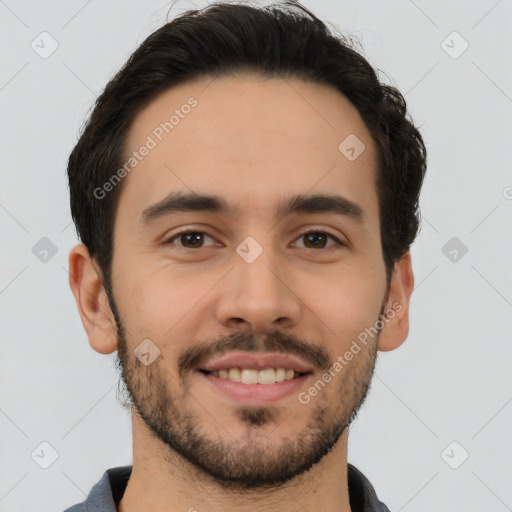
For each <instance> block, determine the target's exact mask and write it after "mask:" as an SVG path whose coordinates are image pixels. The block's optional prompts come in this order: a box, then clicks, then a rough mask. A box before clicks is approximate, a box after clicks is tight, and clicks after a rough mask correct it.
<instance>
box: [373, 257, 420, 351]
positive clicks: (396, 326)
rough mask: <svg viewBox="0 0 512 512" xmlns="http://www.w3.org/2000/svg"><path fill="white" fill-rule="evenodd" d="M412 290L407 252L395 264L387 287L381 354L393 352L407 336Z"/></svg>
mask: <svg viewBox="0 0 512 512" xmlns="http://www.w3.org/2000/svg"><path fill="white" fill-rule="evenodd" d="M413 288H414V275H413V271H412V262H411V253H410V251H407V252H406V253H405V254H404V255H403V256H402V257H401V258H400V260H398V261H397V262H396V263H395V268H394V271H393V276H392V278H391V283H390V286H389V295H388V300H387V303H386V309H385V311H384V314H385V315H386V317H387V318H386V319H384V327H383V329H382V331H381V332H380V336H379V341H378V345H377V347H378V349H379V350H380V351H382V352H387V351H390V350H395V349H396V348H398V347H399V346H400V345H402V343H403V342H404V341H405V340H406V339H407V335H408V334H409V301H410V298H411V294H412V291H413Z"/></svg>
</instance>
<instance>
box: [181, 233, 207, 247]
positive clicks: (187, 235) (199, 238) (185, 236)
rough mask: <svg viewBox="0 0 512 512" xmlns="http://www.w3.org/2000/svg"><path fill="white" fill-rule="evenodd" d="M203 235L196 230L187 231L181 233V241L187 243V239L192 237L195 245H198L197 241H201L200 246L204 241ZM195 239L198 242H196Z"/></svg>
mask: <svg viewBox="0 0 512 512" xmlns="http://www.w3.org/2000/svg"><path fill="white" fill-rule="evenodd" d="M202 236H203V235H202V233H194V232H191V233H185V234H183V235H181V241H182V243H183V244H186V242H185V240H186V239H188V238H190V239H191V240H192V245H193V247H198V244H197V242H199V246H200V245H201V243H202V242H203V239H202ZM194 239H195V242H196V243H194Z"/></svg>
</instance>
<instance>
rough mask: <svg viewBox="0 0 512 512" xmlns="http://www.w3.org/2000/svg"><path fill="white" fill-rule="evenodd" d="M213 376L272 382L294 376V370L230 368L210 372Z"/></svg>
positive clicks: (236, 379) (255, 381) (236, 380)
mask: <svg viewBox="0 0 512 512" xmlns="http://www.w3.org/2000/svg"><path fill="white" fill-rule="evenodd" d="M211 374H212V375H213V376H215V377H220V378H221V379H229V380H232V381H233V382H242V383H243V384H274V383H275V382H284V381H285V380H291V379H293V378H294V377H295V371H294V370H285V369H284V368H265V369H264V370H253V369H249V368H230V369H229V370H227V369H222V370H218V371H215V372H211Z"/></svg>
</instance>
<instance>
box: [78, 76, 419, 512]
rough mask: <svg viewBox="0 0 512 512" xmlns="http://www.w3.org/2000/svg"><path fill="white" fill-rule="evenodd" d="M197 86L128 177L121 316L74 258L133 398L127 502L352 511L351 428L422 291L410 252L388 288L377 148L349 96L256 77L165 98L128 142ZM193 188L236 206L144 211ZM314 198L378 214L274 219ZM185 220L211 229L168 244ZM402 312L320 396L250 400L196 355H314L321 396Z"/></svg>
mask: <svg viewBox="0 0 512 512" xmlns="http://www.w3.org/2000/svg"><path fill="white" fill-rule="evenodd" d="M191 96H192V97H194V98H195V99H196V100H197V102H198V103H197V106H196V107H195V108H194V109H193V110H192V111H191V112H190V113H189V114H188V115H187V116H184V118H183V119H180V122H179V124H178V125H177V126H175V127H174V129H173V130H172V131H171V132H170V133H169V134H166V135H165V136H164V138H163V139H162V141H161V142H159V143H158V145H157V146H156V147H155V148H154V149H152V150H151V151H150V152H149V154H148V155H147V156H146V157H145V158H144V159H143V160H142V161H141V162H140V163H138V165H137V166H136V168H134V170H132V171H131V173H130V174H129V175H128V176H127V177H126V178H124V179H125V182H124V183H123V189H122V193H121V196H120V201H119V205H118V209H117V213H116V220H115V226H114V228H115V229H114V231H115V240H114V256H113V268H112V288H113V296H114V299H115V308H114V311H113V310H112V309H111V307H110V305H109V303H108V300H107V297H106V294H105V291H104V288H103V286H102V281H101V273H100V270H99V268H98V266H97V264H96V261H95V260H94V259H91V257H90V255H89V253H88V251H87V249H86V247H85V246H83V245H82V244H79V245H77V246H76V247H74V248H73V249H72V250H71V253H70V256H69V267H70V286H71V288H72V291H73V293H74V296H75V298H76V301H77V305H78V309H79V312H80V316H81V319H82V322H83V324H84V327H85V329H86V331H87V334H88V337H89V342H90V344H91V346H92V347H93V349H94V350H96V351H97V352H99V353H103V354H108V353H111V352H113V351H115V350H119V353H118V355H119V360H120V361H121V363H122V368H123V375H122V377H123V380H124V382H125V384H126V387H127V389H128V391H129V395H130V398H131V400H132V402H133V404H134V405H133V408H132V413H133V414H132V421H133V457H134V458H133V472H132V477H131V479H130V481H129V483H128V487H127V490H126V492H125V495H124V497H123V499H122V500H121V503H120V505H119V510H120V511H121V512H135V511H136V510H146V511H155V512H156V511H162V512H163V511H164V510H194V509H196V510H200V511H220V510H223V511H226V510H237V511H245V510H251V511H253V510H261V511H265V510H287V511H296V510H297V511H299V510H323V511H326V512H329V511H334V510H336V511H340V510H342V511H347V512H348V511H350V506H349V499H348V487H347V468H346V464H347V439H348V430H349V429H348V428H347V426H348V425H349V424H350V422H351V420H352V419H353V418H354V416H355V414H356V412H357V410H358V408H359V407H360V406H361V404H362V403H363V401H364V399H365V396H366V393H367V391H368V386H369V383H370V380H371V376H372V372H373V369H374V366H375V361H376V356H377V350H381V351H389V350H394V349H395V348H397V347H399V346H400V345H401V344H402V343H403V342H404V341H405V339H406V338H407V334H408V330H409V323H408V314H409V313H408V312H409V299H410V295H411V293H412V289H413V285H414V278H413V273H412V267H411V258H410V253H409V252H407V253H406V254H405V255H404V257H403V258H402V259H401V260H400V261H399V262H397V263H396V265H395V269H394V273H393V277H392V280H391V284H390V287H389V289H387V288H386V279H385V267H384V260H383V255H382V250H381V241H380V229H379V211H378V196H377V191H376V187H375V177H376V174H375V173H376V169H375V165H376V153H375V146H374V143H373V140H372V139H371V136H370V134H369V132H368V129H367V128H366V126H365V125H364V123H363V121H362V119H361V117H360V116H359V113H358V112H357V110H356V109H355V107H353V106H352V105H351V104H350V102H349V101H348V100H347V99H346V98H345V97H344V96H343V95H341V94H340V93H339V92H338V91H337V90H335V89H333V88H330V87H327V86H324V85H318V84H313V83H309V82H303V81H300V80H289V81H285V80H278V79H271V80H268V79H262V78H261V77H256V76H254V75H251V74H241V75H236V76H234V75H231V76H224V77H220V78H216V79H211V78H208V79H206V78H203V79H197V80H194V81H191V82H187V83H185V84H182V85H180V86H177V87H173V88H172V89H169V90H167V91H165V92H164V93H162V94H160V95H159V96H158V97H157V98H156V99H155V100H153V101H152V102H150V103H149V105H148V106H147V107H145V108H144V109H143V110H142V111H141V112H140V113H139V114H138V116H137V117H136V118H135V121H134V123H133V125H132V129H131V131H130V134H129V138H128V145H127V152H128V153H130V152H131V151H133V150H136V149H137V148H139V147H140V146H141V145H142V144H144V142H145V141H146V138H147V136H148V135H150V134H151V133H152V131H153V130H154V129H155V127H156V126H158V125H159V123H161V122H163V121H165V120H167V119H168V118H169V116H170V115H171V114H172V112H173V111H174V110H175V109H176V108H180V106H182V105H183V104H185V103H186V102H187V100H188V99H189V98H190V97H191ZM349 134H356V135H357V137H358V138H359V139H360V140H361V141H363V143H364V144H365V146H366V149H365V151H364V152H363V153H362V154H361V155H360V156H359V157H358V158H357V159H356V160H354V161H349V160H348V159H347V158H346V157H345V156H344V155H343V154H342V153H340V151H339V150H338V145H339V144H340V142H341V141H343V140H344V139H345V138H346V137H347V136H348V135H349ZM177 191H180V192H184V193H188V192H195V193H202V194H215V195H218V196H222V197H223V198H224V199H225V200H226V201H227V202H229V203H230V204H232V205H233V207H234V208H236V209H237V213H236V215H226V214H223V213H219V212H216V213H213V212H209V211H207V212H181V213H179V214H172V215H169V216H167V217H162V218H160V219H158V220H156V221H154V222H153V223H151V224H148V225H144V224H143V223H142V222H141V221H140V217H141V214H142V212H143V211H144V209H146V208H147V207H148V206H151V205H153V204H154V203H156V202H158V201H160V200H161V199H163V198H164V197H165V196H166V195H167V194H169V193H170V192H177ZM313 193H314V194H320V193H325V194H333V193H336V194H338V195H342V196H343V197H346V198H347V199H350V200H351V201H353V202H355V203H357V204H358V205H359V206H360V207H361V208H362V209H363V211H364V217H363V221H362V222H361V223H358V222H357V221H355V220H353V219H350V218H348V217H346V216H340V215H335V214H333V213H301V214H294V215H291V216H289V217H285V218H283V219H281V220H279V221H277V220H276V218H275V216H274V210H275V208H276V205H277V204H278V203H279V202H280V201H281V200H282V199H283V198H285V197H289V196H290V195H294V194H313ZM182 229H184V230H186V231H187V232H192V233H204V235H203V238H202V239H201V238H199V240H198V239H197V238H196V239H194V238H193V237H192V238H191V237H188V238H187V237H177V238H175V239H174V242H173V243H170V242H167V243H166V241H168V240H169V239H170V238H171V237H172V236H174V235H175V234H176V233H177V232H178V231H180V230H182ZM306 232H314V233H328V234H329V235H333V236H334V237H336V238H338V239H339V240H340V241H341V242H343V244H344V245H337V244H336V242H335V240H334V239H331V238H326V239H325V240H323V239H321V240H320V242H318V241H315V240H314V239H313V238H311V237H308V236H303V235H304V233H306ZM248 236H250V237H252V238H253V239H254V240H256V241H257V243H258V244H259V245H260V246H261V248H262V249H263V252H262V253H261V254H260V255H259V256H258V257H257V258H256V259H255V260H254V261H253V262H251V263H248V262H247V261H245V260H244V259H243V258H242V257H240V255H239V254H238V253H237V252H236V248H237V247H238V246H239V245H240V243H241V242H242V241H243V240H244V239H246V237H248ZM315 244H316V245H315ZM331 247H335V248H334V249H331ZM392 304H395V305H396V304H399V306H400V307H399V310H398V309H397V310H396V313H395V314H394V315H393V318H390V319H389V321H387V322H385V325H384V327H383V328H382V330H381V331H380V333H379V335H377V336H373V337H370V338H369V340H368V343H367V344H366V345H363V344H361V343H360V344H359V345H360V346H361V351H360V352H359V353H358V354H357V355H354V357H353V358H352V359H351V360H350V361H349V362H348V363H347V364H346V366H344V368H343V370H341V371H338V372H336V374H335V375H336V376H335V377H334V378H332V380H331V381H330V382H329V383H328V384H327V385H326V386H325V387H324V388H323V389H322V390H321V391H319V392H318V394H317V395H316V396H314V397H313V398H311V401H310V402H309V403H307V404H304V403H301V402H300V401H299V400H298V393H292V394H291V395H290V396H286V397H284V398H282V399H280V400H278V401H276V402H272V403H271V404H268V403H267V404H257V405H255V404H251V405H248V404H246V403H243V402H241V401H236V400H234V399H233V398H231V397H229V396H227V395H225V394H223V393H221V392H219V391H218V390H217V389H215V388H214V387H213V386H212V385H211V383H210V382H208V380H207V379H206V378H205V377H204V375H202V374H201V373H199V372H198V371H197V368H195V367H190V365H187V364H186V363H184V361H187V359H186V357H185V356H189V355H191V354H195V355H196V356H198V361H201V362H202V363H204V362H206V361H208V360H210V358H215V357H217V356H218V355H219V354H221V351H222V350H227V351H228V352H235V351H238V352H240V351H242V352H244V351H256V352H261V353H263V352H282V353H289V354H299V353H300V354H301V356H300V358H301V359H302V360H303V361H304V362H305V363H307V364H309V365H312V366H313V367H314V368H315V369H314V372H313V375H310V376H309V377H308V379H307V380H306V381H305V382H304V384H303V386H302V388H301V389H300V391H305V390H307V389H308V388H309V387H310V386H311V385H312V384H313V383H314V382H315V381H317V379H318V378H320V377H321V376H322V374H323V373H324V372H325V370H327V369H328V368H329V366H330V365H332V363H333V362H334V361H336V360H337V358H338V357H339V356H343V354H344V353H345V352H346V351H347V350H349V349H350V346H351V344H352V342H353V340H355V339H357V336H358V334H359V333H361V332H362V331H364V330H365V328H368V327H370V326H374V325H375V322H376V321H377V320H378V319H379V314H380V313H383V312H385V311H386V310H389V309H390V308H391V307H392ZM145 339H150V340H151V341H152V343H154V345H155V346H157V347H158V349H159V350H160V356H159V357H158V358H157V359H156V360H155V361H154V362H153V363H152V364H150V365H149V366H145V365H143V364H141V362H140V361H139V360H138V359H137V358H136V356H135V355H134V352H133V351H134V349H135V348H136V347H137V346H138V345H139V344H140V343H141V342H142V340H145ZM253 353H254V352H253ZM316 363H318V364H316Z"/></svg>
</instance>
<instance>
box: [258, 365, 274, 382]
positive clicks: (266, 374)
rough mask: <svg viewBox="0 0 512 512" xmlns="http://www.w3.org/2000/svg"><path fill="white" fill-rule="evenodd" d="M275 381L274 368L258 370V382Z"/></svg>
mask: <svg viewBox="0 0 512 512" xmlns="http://www.w3.org/2000/svg"><path fill="white" fill-rule="evenodd" d="M275 381H276V372H275V371H274V368H268V369H267V370H260V371H259V372H258V384H274V382H275Z"/></svg>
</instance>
